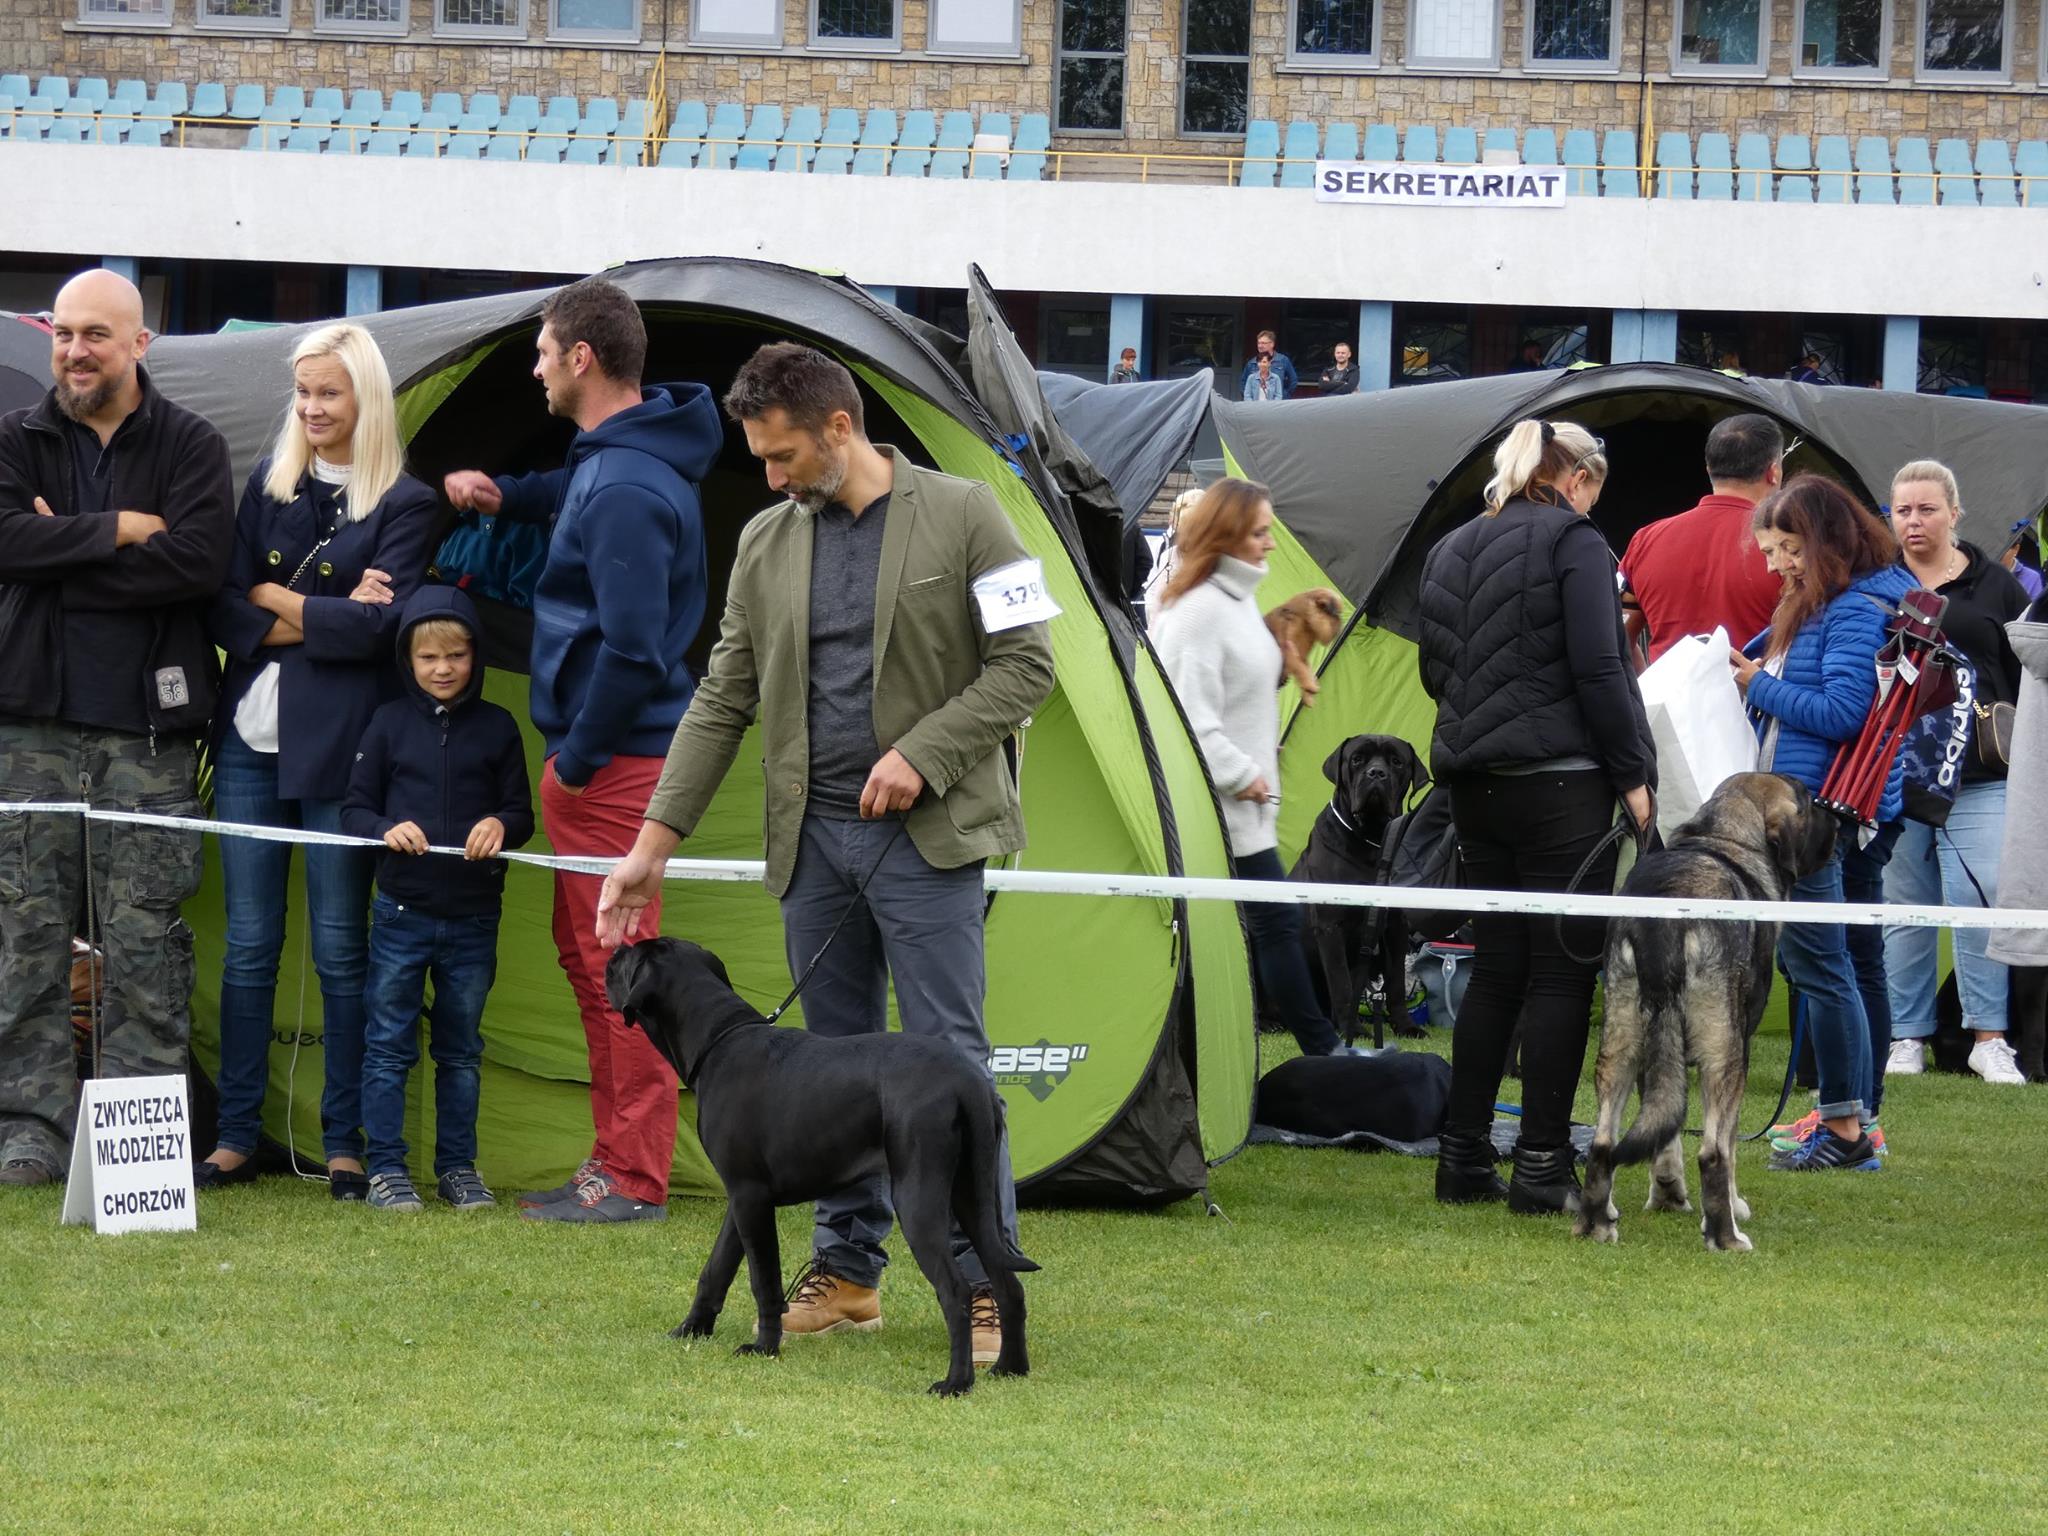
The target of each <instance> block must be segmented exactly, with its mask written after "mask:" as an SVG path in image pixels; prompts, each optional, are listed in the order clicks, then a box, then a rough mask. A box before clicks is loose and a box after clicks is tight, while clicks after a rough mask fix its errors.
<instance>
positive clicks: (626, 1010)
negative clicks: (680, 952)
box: [606, 944, 654, 1024]
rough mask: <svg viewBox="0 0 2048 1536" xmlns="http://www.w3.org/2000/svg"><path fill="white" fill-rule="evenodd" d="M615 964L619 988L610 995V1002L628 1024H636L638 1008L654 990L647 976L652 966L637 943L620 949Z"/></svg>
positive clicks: (638, 1015) (641, 1006)
mask: <svg viewBox="0 0 2048 1536" xmlns="http://www.w3.org/2000/svg"><path fill="white" fill-rule="evenodd" d="M615 964H616V965H617V967H618V970H619V972H620V975H619V978H618V979H619V982H620V990H619V991H618V992H617V993H616V994H615V995H614V996H613V997H612V999H611V1004H612V1006H613V1007H614V1008H616V1009H618V1010H619V1013H620V1016H621V1017H623V1018H624V1019H625V1021H626V1022H627V1023H628V1024H637V1023H639V1022H640V1010H641V1009H642V1008H643V1007H644V1006H645V1005H646V1002H647V998H648V996H649V994H650V993H652V992H653V990H654V986H653V983H652V981H651V980H650V979H649V976H648V972H649V971H650V970H652V967H651V966H649V965H648V964H647V957H646V956H645V955H643V954H641V953H640V946H639V945H637V944H635V945H631V946H629V947H628V948H626V949H623V950H621V951H620V952H619V958H618V960H617V961H616V962H615ZM606 990H607V991H609V990H610V989H609V988H607V989H606Z"/></svg>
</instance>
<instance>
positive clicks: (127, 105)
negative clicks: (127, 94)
mask: <svg viewBox="0 0 2048 1536" xmlns="http://www.w3.org/2000/svg"><path fill="white" fill-rule="evenodd" d="M135 117H136V112H135V103H134V102H132V101H110V102H108V103H107V104H106V105H105V106H104V107H103V108H102V109H101V110H100V136H99V142H100V143H102V144H120V143H123V142H125V141H126V140H127V137H128V134H129V131H130V130H131V129H133V128H134V126H135Z"/></svg>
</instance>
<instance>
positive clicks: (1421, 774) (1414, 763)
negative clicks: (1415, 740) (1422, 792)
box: [1395, 737, 1429, 799]
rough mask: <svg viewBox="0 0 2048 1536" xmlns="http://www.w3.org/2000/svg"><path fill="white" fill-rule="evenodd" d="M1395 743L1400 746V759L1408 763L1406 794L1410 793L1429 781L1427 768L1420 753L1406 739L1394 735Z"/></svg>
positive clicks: (1404, 797)
mask: <svg viewBox="0 0 2048 1536" xmlns="http://www.w3.org/2000/svg"><path fill="white" fill-rule="evenodd" d="M1395 744H1396V745H1397V746H1399V747H1400V749H1401V757H1402V760H1403V761H1404V762H1405V763H1406V764H1407V765H1408V794H1410V795H1412V794H1414V793H1415V791H1416V790H1418V789H1420V788H1422V786H1423V785H1425V784H1427V783H1428V782H1429V768H1428V767H1427V766H1426V765H1425V764H1424V763H1423V761H1422V755H1421V754H1420V753H1419V752H1417V751H1416V750H1415V748H1414V747H1412V746H1411V745H1409V744H1408V743H1407V742H1406V741H1403V740H1401V739H1400V738H1399V737H1396V738H1395ZM1402 798H1403V799H1406V798H1407V796H1405V795H1404V796H1403V797H1402Z"/></svg>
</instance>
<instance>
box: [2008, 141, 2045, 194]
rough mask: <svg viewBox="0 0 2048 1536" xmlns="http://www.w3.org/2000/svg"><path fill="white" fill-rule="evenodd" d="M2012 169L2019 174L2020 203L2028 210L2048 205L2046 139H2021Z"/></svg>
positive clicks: (2014, 155)
mask: <svg viewBox="0 0 2048 1536" xmlns="http://www.w3.org/2000/svg"><path fill="white" fill-rule="evenodd" d="M2013 169H2015V170H2017V171H2018V172H2019V173H2020V203H2021V204H2022V205H2023V206H2025V207H2028V208H2032V207H2035V206H2036V205H2040V204H2048V139H2021V140H2020V143H2019V148H2018V149H2017V150H2016V151H2015V152H2014V154H2013Z"/></svg>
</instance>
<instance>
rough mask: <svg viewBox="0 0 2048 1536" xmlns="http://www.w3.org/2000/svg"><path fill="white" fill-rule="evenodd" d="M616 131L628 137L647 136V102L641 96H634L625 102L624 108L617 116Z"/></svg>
mask: <svg viewBox="0 0 2048 1536" xmlns="http://www.w3.org/2000/svg"><path fill="white" fill-rule="evenodd" d="M618 131H619V132H620V133H623V134H625V135H626V136H627V137H628V138H633V139H644V138H646V137H647V103H646V101H645V100H644V99H643V98H641V97H638V96H635V97H634V98H633V99H632V100H631V101H629V102H627V103H626V110H625V112H624V113H622V114H621V115H620V117H619V129H618Z"/></svg>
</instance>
